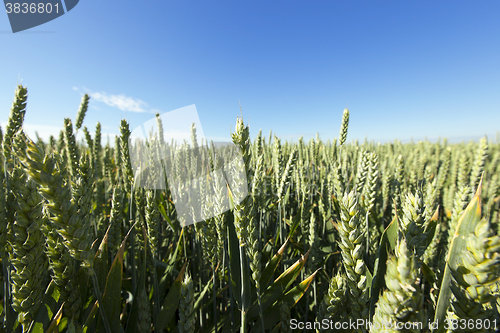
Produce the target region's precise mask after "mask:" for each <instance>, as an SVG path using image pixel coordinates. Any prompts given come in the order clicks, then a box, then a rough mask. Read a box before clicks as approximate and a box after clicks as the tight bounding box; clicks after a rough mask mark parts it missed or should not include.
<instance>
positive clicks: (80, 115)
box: [75, 94, 90, 130]
mask: <svg viewBox="0 0 500 333" xmlns="http://www.w3.org/2000/svg"><path fill="white" fill-rule="evenodd" d="M89 98H90V97H89V95H88V94H85V95H83V97H82V102H81V104H80V108H79V109H78V113H77V115H76V123H75V127H76V129H77V130H79V129H80V127H82V124H83V119H84V118H85V114H86V113H87V109H88V107H89Z"/></svg>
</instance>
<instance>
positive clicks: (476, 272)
mask: <svg viewBox="0 0 500 333" xmlns="http://www.w3.org/2000/svg"><path fill="white" fill-rule="evenodd" d="M499 252H500V236H498V235H495V234H494V232H493V230H492V228H491V225H490V223H489V222H488V220H486V219H484V218H483V219H482V220H481V221H479V223H478V224H477V226H476V229H475V231H474V234H473V235H472V237H469V238H468V239H467V251H466V253H465V256H464V257H463V264H462V266H459V267H458V268H457V270H454V271H452V274H453V283H452V285H451V290H452V292H453V295H455V298H456V299H455V300H454V301H453V302H452V308H453V312H454V318H458V319H495V318H498V312H497V310H496V308H495V307H491V306H490V303H491V302H494V301H495V297H494V296H493V289H492V287H493V284H494V283H496V282H497V281H498V280H499V278H498V272H499V271H500V253H499Z"/></svg>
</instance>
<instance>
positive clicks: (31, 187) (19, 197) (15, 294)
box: [10, 168, 48, 332]
mask: <svg viewBox="0 0 500 333" xmlns="http://www.w3.org/2000/svg"><path fill="white" fill-rule="evenodd" d="M11 181H12V182H13V183H15V185H14V186H15V188H16V191H15V193H14V197H15V200H16V203H17V204H16V213H15V221H14V224H13V226H12V229H13V233H14V235H13V240H12V244H11V246H12V252H11V253H10V261H11V263H12V267H13V269H12V272H11V279H12V308H13V309H14V310H15V311H16V312H17V313H18V314H19V317H18V319H19V322H20V323H21V324H22V325H23V332H27V331H28V327H29V326H30V324H31V322H32V321H33V319H34V318H35V315H36V313H37V311H38V309H39V308H40V306H41V305H42V303H41V301H42V298H43V295H44V291H45V290H44V289H45V288H44V286H45V283H46V277H47V267H48V262H47V257H46V255H45V253H44V244H45V239H44V236H43V233H42V231H41V224H42V221H43V219H42V204H41V202H42V197H41V196H40V194H39V193H38V190H37V185H36V184H35V183H34V182H33V181H31V180H27V179H26V175H25V174H24V173H23V172H22V169H20V168H17V169H14V172H13V175H12V178H11Z"/></svg>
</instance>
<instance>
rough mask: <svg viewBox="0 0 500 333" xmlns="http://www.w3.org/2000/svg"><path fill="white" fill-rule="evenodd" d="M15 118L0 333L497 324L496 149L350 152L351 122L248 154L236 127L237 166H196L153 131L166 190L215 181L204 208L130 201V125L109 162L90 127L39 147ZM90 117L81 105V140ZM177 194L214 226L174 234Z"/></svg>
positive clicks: (3, 178) (1, 231)
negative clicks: (335, 132)
mask: <svg viewBox="0 0 500 333" xmlns="http://www.w3.org/2000/svg"><path fill="white" fill-rule="evenodd" d="M26 100H27V90H26V88H24V87H21V86H20V87H18V89H17V90H16V93H15V98H14V103H13V107H12V110H11V115H10V118H9V121H8V123H7V126H6V128H5V132H4V133H3V135H0V138H1V139H2V140H1V141H0V142H1V143H2V156H1V161H0V162H1V163H0V168H1V172H0V187H1V188H0V190H1V191H0V250H1V251H2V252H1V253H0V256H1V258H2V268H3V270H2V275H1V276H2V282H3V287H4V288H3V291H4V292H3V293H2V298H3V299H2V301H1V302H0V309H1V310H0V314H1V316H2V320H1V321H0V322H1V323H0V332H10V333H21V332H23V331H24V332H28V331H29V332H61V333H70V332H78V333H83V332H86V333H101V332H108V333H114V332H117V333H119V332H122V331H123V332H126V333H132V332H179V331H180V332H207V333H208V332H231V333H232V332H236V331H239V332H270V331H273V332H276V331H278V332H279V331H283V332H287V331H291V327H290V325H289V324H290V320H292V319H297V320H299V321H301V322H311V323H313V322H314V321H322V320H323V319H326V320H332V321H333V322H334V323H335V322H345V321H348V320H349V319H353V320H357V319H365V320H368V321H370V322H372V324H373V323H374V322H377V321H392V322H394V321H397V322H403V323H405V322H406V323H409V322H418V321H420V322H422V324H423V326H422V327H421V329H420V328H418V329H417V330H418V331H420V330H421V331H422V332H429V331H432V330H434V329H433V328H432V327H429V325H428V324H429V321H430V322H432V321H433V320H438V319H439V322H440V323H442V324H443V323H444V322H443V320H445V319H449V320H452V319H455V320H461V319H466V320H469V319H474V320H476V319H478V318H479V319H490V320H495V319H497V320H500V318H499V314H498V308H500V305H499V304H500V301H499V299H500V283H499V282H498V279H499V277H500V274H499V272H500V270H499V262H500V257H499V256H498V252H499V251H500V245H499V244H500V242H499V240H498V239H499V238H498V237H499V236H498V230H499V228H498V225H499V222H500V221H499V209H500V198H499V195H500V192H499V176H500V174H499V171H500V168H499V167H498V161H499V160H500V143H498V142H497V143H494V142H491V141H490V142H488V141H487V140H486V138H484V139H482V140H481V141H480V142H479V143H472V142H471V143H461V144H453V145H451V144H449V143H447V142H446V141H439V142H437V143H430V142H427V141H422V142H417V143H413V142H411V143H407V144H402V143H401V142H399V141H397V140H396V141H394V142H392V143H387V144H375V143H374V142H368V141H366V140H365V142H363V143H358V142H356V141H355V142H353V143H352V144H346V140H347V128H348V121H349V111H348V110H344V114H343V117H342V120H341V126H340V127H341V130H340V135H339V138H338V140H337V139H335V140H333V142H331V141H327V142H324V141H322V140H321V139H320V138H319V136H316V138H314V139H311V140H310V141H309V142H307V141H306V143H305V142H304V140H303V139H302V138H301V139H300V140H299V141H298V142H297V143H291V142H285V141H282V140H281V139H280V138H278V137H276V136H274V139H273V135H272V133H271V134H270V136H269V139H268V138H265V139H264V138H263V137H262V134H261V133H259V135H257V137H256V139H255V140H254V141H253V142H252V141H251V140H250V129H249V127H248V126H247V125H245V124H244V122H243V120H241V119H237V122H236V128H235V132H234V133H232V135H231V137H232V141H233V143H234V145H235V146H236V147H237V148H238V149H239V152H240V153H241V157H242V158H241V159H234V155H227V156H226V154H230V153H229V151H225V150H220V151H219V150H218V149H215V147H214V146H212V147H211V149H210V150H207V151H206V152H204V151H203V149H202V148H203V147H202V145H199V144H198V142H197V135H196V127H195V126H193V127H192V129H191V136H192V137H191V141H192V144H193V145H194V150H196V151H189V150H188V149H185V148H187V143H184V144H183V143H175V142H172V143H170V142H165V140H164V136H163V135H164V134H165V133H163V124H162V122H161V117H160V116H159V115H157V116H156V122H157V127H158V136H156V137H153V138H151V140H148V142H147V143H146V145H145V146H143V147H140V149H143V148H144V150H145V151H146V148H147V154H145V157H146V159H148V160H149V161H150V162H153V161H156V160H161V158H160V156H161V157H162V158H163V157H166V159H165V160H163V161H162V163H163V165H162V167H164V168H171V169H170V170H169V172H170V173H172V174H174V175H180V176H183V175H190V176H192V175H197V174H199V172H200V171H201V170H205V169H206V170H210V171H212V173H211V175H210V177H212V178H211V179H213V180H216V181H215V182H214V186H213V188H210V187H200V188H199V190H200V193H202V194H203V193H204V194H207V193H210V194H211V195H206V196H205V197H203V196H201V198H204V199H203V200H202V199H200V198H194V197H189V196H187V195H186V193H185V192H186V191H184V192H183V190H185V184H183V183H180V184H179V187H178V188H174V186H172V185H173V184H171V183H172V182H171V180H170V179H167V185H168V186H167V188H166V189H158V188H157V187H156V188H152V189H151V188H148V189H143V188H140V187H139V186H135V187H134V186H133V185H134V181H136V185H137V183H138V181H137V180H136V179H134V176H135V175H134V170H133V169H132V164H131V159H130V157H131V154H132V153H135V151H133V150H132V149H136V148H133V147H130V146H129V139H130V135H131V133H130V128H129V124H128V122H127V121H125V120H122V122H121V123H120V135H119V136H116V137H115V141H114V144H112V145H110V144H109V143H108V144H107V145H105V146H104V145H102V144H101V135H102V133H101V126H100V124H99V123H98V124H97V126H96V129H95V133H93V137H92V136H91V134H90V133H89V131H88V130H87V128H86V127H83V132H84V134H85V144H83V142H82V143H78V142H76V140H75V136H74V133H73V125H72V122H71V120H70V119H65V121H64V128H63V129H62V130H61V131H60V133H59V135H57V134H58V133H54V134H53V136H52V137H51V139H50V141H49V142H48V143H44V142H43V140H41V139H38V140H36V141H37V142H36V143H35V142H33V141H32V140H31V139H30V138H28V137H27V136H26V135H25V133H24V132H23V130H22V123H23V120H24V115H25V112H26ZM86 112H89V109H88V99H85V98H84V99H83V100H82V105H81V106H80V110H79V112H78V115H77V118H76V121H75V128H76V129H77V130H78V129H79V128H81V127H82V124H83V118H84V115H85V113H86ZM55 138H59V139H58V140H57V141H56V139H55ZM337 143H338V144H337ZM162 149H164V151H163V152H162ZM174 152H175V154H174ZM163 153H165V154H164V155H160V154H163ZM171 157H174V159H171ZM229 157H231V158H232V159H231V161H233V162H234V163H232V164H224V163H223V162H224V161H228V160H229V159H228V158H229ZM181 159H184V160H186V161H187V163H184V164H181V163H179V162H180V161H181ZM201 168H203V169H201ZM240 168H243V169H244V170H245V172H244V173H239V174H238V173H237V172H235V171H236V170H238V169H240ZM165 170H167V169H165ZM218 170H219V171H220V170H224V172H225V173H223V172H216V171H218ZM160 172H163V170H162V171H159V170H155V171H154V172H153V173H151V174H150V175H149V177H148V178H147V179H145V183H146V184H148V185H155V184H156V183H155V181H156V180H157V179H158V177H162V175H161V174H160ZM229 173H231V174H234V175H238V176H236V177H233V179H231V181H232V183H231V181H230V179H228V177H227V175H228V174H229ZM163 176H165V175H163ZM481 179H482V181H481ZM230 184H231V185H230ZM235 185H236V186H235ZM245 185H246V186H247V189H248V195H247V196H244V195H243V194H244V191H243V189H245ZM155 186H156V185H155ZM183 186H184V187H183ZM175 194H178V196H179V197H178V198H177V199H179V200H181V199H182V200H186V203H187V204H192V205H200V206H201V207H203V209H204V212H205V213H207V214H208V213H210V212H214V211H215V212H218V213H219V214H218V215H216V216H213V217H211V218H209V219H206V220H205V221H202V222H199V223H196V224H195V225H191V226H184V222H183V221H185V219H184V220H183V218H184V217H185V216H183V215H182V214H181V211H178V210H177V208H178V207H177V206H176V205H175V200H174V199H176V198H175V196H174V195H175ZM226 196H229V198H230V201H229V204H233V205H232V206H231V209H230V211H227V212H224V211H223V207H224V205H225V204H227V202H226V201H225V200H227V197H226ZM471 196H472V199H471ZM235 199H242V200H238V202H234V200H235ZM189 200H191V201H189ZM198 200H199V201H198ZM127 232H128V233H127ZM187 272H189V274H187ZM16 319H17V320H16ZM491 323H493V322H491ZM498 323H500V321H498ZM356 330H357V331H361V332H367V331H370V330H371V331H373V332H376V331H377V330H378V329H377V328H376V327H374V326H372V328H371V329H370V327H362V328H361V327H358V328H357V329H356ZM413 330H414V329H413ZM438 330H439V329H438ZM440 330H444V325H442V326H441V327H440ZM345 331H346V332H347V331H349V332H350V331H354V330H350V329H347V330H345ZM388 331H391V329H389V330H388ZM392 331H396V330H395V329H392ZM407 331H412V329H408V330H407ZM451 331H460V329H459V328H456V329H451ZM479 331H480V329H479ZM483 331H484V329H483Z"/></svg>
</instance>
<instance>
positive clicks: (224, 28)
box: [0, 0, 500, 142]
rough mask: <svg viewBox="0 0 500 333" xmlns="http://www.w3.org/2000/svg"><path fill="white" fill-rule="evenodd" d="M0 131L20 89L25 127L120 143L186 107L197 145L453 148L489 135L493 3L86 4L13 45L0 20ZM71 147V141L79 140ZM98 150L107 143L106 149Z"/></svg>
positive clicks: (495, 119)
mask: <svg viewBox="0 0 500 333" xmlns="http://www.w3.org/2000/svg"><path fill="white" fill-rule="evenodd" d="M0 45H1V46H0V124H1V125H2V127H3V128H4V129H5V124H6V121H7V119H8V116H9V112H10V108H11V105H12V100H13V96H14V90H15V87H16V85H17V84H18V83H19V82H21V80H22V83H23V84H24V85H26V86H27V88H28V96H29V97H28V108H27V109H28V111H27V114H26V118H25V129H26V131H27V132H28V134H31V135H33V133H34V131H35V130H37V131H38V132H39V133H40V135H41V136H42V137H45V138H47V137H48V135H50V134H53V135H54V136H55V137H57V136H58V133H59V130H60V129H61V128H62V125H63V118H64V117H71V118H72V119H73V121H74V119H75V117H76V113H77V110H78V107H79V104H80V100H81V96H82V95H83V94H84V93H89V94H90V95H91V100H90V107H89V110H88V113H87V116H86V118H85V122H84V125H85V126H87V127H88V128H89V129H91V132H93V129H94V128H95V124H96V123H97V122H98V121H100V122H101V124H102V127H103V132H104V133H106V134H109V135H115V134H118V133H119V124H120V120H121V119H122V118H126V119H127V120H129V122H130V126H131V129H133V128H135V127H136V126H139V125H141V124H142V123H144V122H146V121H148V120H150V119H151V118H152V117H154V113H155V112H160V113H165V112H168V111H171V110H175V109H179V108H182V107H185V106H188V105H192V104H195V105H196V108H197V111H198V115H199V119H200V122H201V124H202V126H203V132H204V134H205V136H206V137H207V138H208V139H211V140H215V141H223V140H229V139H230V131H232V130H233V128H234V124H235V121H236V117H237V116H239V115H240V106H239V103H241V108H242V113H243V117H244V120H245V122H249V123H250V130H251V137H252V138H255V136H256V134H257V133H258V131H259V129H262V131H263V134H264V136H265V137H267V136H268V135H269V131H270V130H273V133H275V134H276V135H277V136H278V137H280V138H282V140H294V141H296V140H297V139H298V138H299V137H300V136H304V139H306V140H308V139H309V138H311V137H315V135H316V133H319V136H320V137H321V138H322V139H323V140H327V139H333V138H334V137H337V136H338V132H339V127H340V121H341V117H342V111H343V109H344V108H349V110H350V111H351V121H350V126H349V135H348V141H351V140H354V139H357V140H360V141H363V140H364V139H365V138H367V139H368V140H370V141H371V140H375V141H380V142H386V141H390V140H393V139H399V140H402V141H408V140H410V139H412V138H413V139H415V140H420V139H424V138H428V139H430V140H434V139H437V138H439V137H448V138H449V139H450V140H451V141H460V140H469V139H477V138H479V137H481V136H484V135H488V137H489V138H490V139H493V140H495V139H496V135H497V133H498V131H500V1H498V0H491V1H443V0H440V1H421V0H420V1H409V0H405V1H401V0H398V1H387V0H384V1H353V0H349V1H290V0H287V1H278V0H267V1H258V0H251V1H249V0H231V1H226V0H203V1H191V0H175V1H172V0H165V1H160V0H154V1H153V0H142V1H109V0H85V1H80V3H79V4H78V5H77V6H76V7H75V8H74V9H73V10H72V11H70V12H69V13H67V14H65V15H63V16H61V17H60V18H58V19H56V20H53V21H51V22H48V23H46V24H44V25H41V26H38V27H35V28H32V29H30V30H27V31H25V32H19V33H16V34H13V33H12V32H11V30H10V25H9V22H8V18H7V14H6V13H5V12H0ZM80 137H81V133H80ZM104 140H105V137H104Z"/></svg>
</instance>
